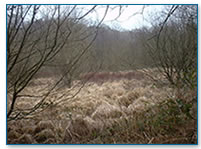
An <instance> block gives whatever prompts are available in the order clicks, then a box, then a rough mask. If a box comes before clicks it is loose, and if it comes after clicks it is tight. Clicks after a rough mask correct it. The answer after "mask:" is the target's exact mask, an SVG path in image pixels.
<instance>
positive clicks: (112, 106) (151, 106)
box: [7, 72, 197, 144]
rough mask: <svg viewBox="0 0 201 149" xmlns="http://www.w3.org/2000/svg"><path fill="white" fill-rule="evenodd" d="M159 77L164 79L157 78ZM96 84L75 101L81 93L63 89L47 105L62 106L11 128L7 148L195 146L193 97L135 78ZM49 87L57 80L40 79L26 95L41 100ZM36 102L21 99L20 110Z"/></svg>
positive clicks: (123, 75)
mask: <svg viewBox="0 0 201 149" xmlns="http://www.w3.org/2000/svg"><path fill="white" fill-rule="evenodd" d="M141 73H142V72H141ZM152 73H153V72H152ZM87 75H89V74H87ZM114 76H115V77H114ZM156 76H157V77H160V76H158V73H156ZM82 77H87V76H82ZM110 77H111V78H113V77H114V78H113V79H111V78H110ZM138 77H141V78H140V79H139V78H138ZM142 77H143V78H142ZM95 78H98V81H100V80H101V79H102V83H101V84H100V83H98V81H97V79H95V80H93V81H90V82H88V83H87V84H86V86H85V87H84V88H83V89H82V90H81V91H80V92H79V94H77V95H76V96H75V97H74V98H69V97H71V95H73V94H74V93H75V92H76V90H77V89H78V88H79V87H77V86H75V87H72V88H62V89H61V90H59V91H57V92H53V93H51V95H50V96H49V97H48V99H47V100H46V102H47V103H49V102H50V101H51V102H56V101H57V100H58V98H59V97H60V98H59V100H62V101H63V102H62V103H61V104H58V105H55V106H54V105H53V106H51V108H48V109H46V110H44V111H42V112H40V113H38V114H36V115H33V116H32V117H30V118H29V119H24V120H18V121H10V122H8V138H7V141H8V143H9V144H10V143H11V144H35V143H36V144H54V143H56V144H72V143H73V144H82V143H84V144H87V143H89V144H93V143H95V144H105V143H106V144H110V143H111V144H116V143H120V144H122V143H123V144H177V143H179V144H196V143H197V119H196V118H197V115H196V113H197V111H196V110H197V106H196V105H197V103H196V100H195V99H196V94H195V92H194V91H191V90H185V91H184V90H180V93H179V91H178V90H176V89H175V88H173V87H171V86H170V85H167V84H166V85H164V83H159V84H156V82H155V81H153V80H151V79H150V78H149V77H146V75H141V74H140V75H137V73H129V72H126V73H123V72H121V73H119V74H118V73H101V74H99V75H97V76H95ZM100 78H101V79H100ZM99 79H100V80H99ZM111 80H112V81H111ZM49 81H54V80H53V78H38V79H37V80H36V82H35V83H33V84H32V85H30V87H29V88H27V89H26V90H25V91H24V93H26V94H32V93H38V96H42V95H43V94H44V93H45V92H46V91H47V90H48V89H47V87H48V85H49V84H48V85H47V84H46V83H49ZM38 83H39V85H37V84H38ZM50 84H51V83H50ZM44 88H45V89H44ZM43 89H44V90H43ZM65 93H67V94H65ZM181 93H185V94H181ZM61 95H65V96H61ZM37 101H38V100H37V98H35V99H34V100H33V99H32V98H31V97H30V98H29V100H27V99H25V98H22V99H21V100H20V101H19V102H18V103H17V106H19V108H20V106H22V105H23V106H26V104H27V103H29V104H34V103H36V102H37Z"/></svg>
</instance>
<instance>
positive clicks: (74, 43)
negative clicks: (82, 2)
mask: <svg viewBox="0 0 201 149" xmlns="http://www.w3.org/2000/svg"><path fill="white" fill-rule="evenodd" d="M148 7H152V6H151V5H149V6H143V8H142V11H141V12H140V15H142V16H143V11H144V10H146V8H148ZM84 8H85V7H83V8H81V7H79V6H77V5H7V121H8V143H14V144H16V143H22V144H23V143H25V144H27V143H28V144H32V143H39V144H40V143H48V144H51V143H59V144H61V143H65V144H70V143H92V144H93V143H95V144H96V143H98V144H102V143H112V144H113V143H131V144H141V143H144V144H147V143H150V144H151V143H162V144H166V143H167V144H170V143H181V144H182V143H184V144H191V143H193V144H195V143H197V134H196V133H197V11H198V10H197V9H198V8H197V6H196V5H166V6H164V9H163V10H161V12H157V13H155V14H154V15H153V16H152V18H150V22H152V24H151V26H149V27H147V26H145V27H140V28H138V29H133V30H130V31H127V30H124V29H121V28H118V27H117V28H111V27H108V26H107V25H105V24H103V22H104V19H105V18H106V16H107V14H108V13H110V12H112V11H114V10H118V13H119V14H118V15H117V17H116V18H114V20H113V21H115V20H118V17H120V16H121V14H123V13H124V10H126V9H127V6H124V5H120V6H119V5H114V6H113V5H102V6H100V5H95V6H92V5H91V6H88V7H87V9H84ZM99 9H104V12H103V14H101V15H100V16H99V19H97V20H92V19H89V18H90V14H92V13H98V10H99ZM133 15H134V16H135V15H137V14H135V12H133ZM138 15H139V14H138ZM157 76H159V77H157ZM143 77H144V82H143V79H142V80H141V78H143ZM40 79H43V80H44V82H43V81H37V80H40ZM135 79H136V80H135ZM146 79H147V80H146ZM118 80H119V82H120V80H124V81H123V82H124V83H123V84H120V87H122V86H123V87H124V89H123V90H125V92H124V91H122V94H121V95H120V93H117V92H114V90H115V89H116V88H114V89H113V92H114V93H113V94H118V96H122V97H124V95H129V96H126V97H128V98H126V97H125V99H124V98H121V101H119V100H118V108H119V107H120V109H121V110H120V111H119V113H120V116H119V117H118V116H117V115H118V114H117V115H115V116H114V117H113V116H112V118H111V117H110V116H108V115H107V120H108V123H109V122H111V121H113V120H114V119H115V118H116V119H117V117H118V118H119V119H120V120H119V119H118V121H121V122H119V123H120V124H119V123H118V125H117V122H111V125H109V124H107V120H104V122H103V121H101V120H100V119H101V118H99V119H98V120H99V123H98V122H97V121H98V120H97V119H96V118H95V117H96V116H97V113H95V114H94V113H93V111H91V110H92V109H93V108H91V109H89V111H87V112H89V113H90V114H88V115H87V114H86V115H85V116H84V117H82V118H79V119H77V118H76V114H75V115H72V114H71V113H73V112H72V111H73V110H74V109H73V108H72V109H73V110H72V109H71V110H67V111H65V112H66V115H67V116H68V122H69V125H70V126H69V127H68V128H67V124H66V125H65V124H64V125H65V126H63V124H61V127H62V130H63V131H64V132H65V133H64V134H63V133H62V130H57V128H58V129H59V127H60V126H57V125H56V123H58V121H60V120H61V118H60V119H59V118H58V120H57V122H53V120H52V122H51V126H50V124H46V123H45V122H44V124H43V123H42V122H41V121H42V120H44V119H45V120H46V121H47V123H48V121H50V119H46V118H41V119H37V118H36V117H39V116H40V114H41V115H43V116H44V115H47V114H48V112H49V111H54V110H55V109H58V108H59V107H60V106H63V105H65V104H66V105H67V106H68V105H70V102H71V101H76V100H78V99H77V98H78V96H79V94H82V93H81V92H82V91H83V90H85V93H86V92H89V93H90V90H87V89H88V88H87V87H88V86H89V85H90V83H94V84H98V85H97V86H98V87H99V88H101V86H103V87H104V84H106V83H111V84H110V85H109V87H108V88H110V86H112V83H115V82H117V83H119V82H118ZM125 80H126V81H125ZM137 81H141V82H139V84H140V85H141V86H142V88H144V89H146V87H147V86H150V87H153V86H154V87H155V89H154V90H155V91H156V90H157V89H158V90H157V92H160V89H161V93H162V92H163V89H164V96H162V94H161V97H162V98H163V99H160V100H158V101H157V102H156V104H151V103H149V104H148V103H143V106H144V105H146V104H148V105H149V108H145V109H146V110H142V111H141V112H139V113H134V112H133V113H132V114H131V113H129V114H127V113H126V112H123V111H124V109H123V108H129V105H131V104H134V100H137V99H140V98H141V96H142V97H147V98H152V97H155V93H153V95H152V93H150V95H147V94H148V92H149V91H148V90H147V91H146V92H145V91H144V93H143V94H142V91H140V92H137V91H136V90H135V87H136V84H137ZM148 82H150V84H151V85H150V84H148V85H146V83H148ZM140 85H139V86H140ZM42 86H43V87H44V88H42V89H41V87H42ZM92 86H93V84H92ZM125 86H126V87H125ZM139 86H137V87H139ZM165 87H168V89H170V91H168V89H167V88H165ZM64 89H65V90H64ZM30 90H34V92H33V93H32V94H30V93H31V92H30ZM41 90H42V91H43V92H42V91H41ZM107 90H108V89H107ZM134 91H135V95H133V92H134ZM40 92H41V93H42V94H40ZM129 92H132V96H131V95H130V94H129ZM136 92H137V93H136ZM96 93H97V92H94V94H96ZM97 94H98V93H97ZM166 94H167V95H166ZM173 94H174V95H173ZM104 96H105V97H106V98H107V99H109V98H111V99H112V100H111V102H112V103H111V104H112V106H114V107H112V110H114V111H115V110H117V108H116V107H115V104H114V103H116V101H113V97H112V94H111V95H110V93H108V94H106V93H105V95H104ZM50 98H54V100H49V99H50ZM81 98H82V97H80V100H81ZM83 98H84V96H83ZM88 98H90V97H87V99H88ZM97 98H98V97H97ZM117 98H120V97H115V99H114V100H116V99H117ZM157 98H158V96H157ZM98 100H99V99H98ZM143 100H145V99H143ZM22 102H25V103H26V106H20V104H21V103H22ZM84 102H85V101H83V102H81V103H80V105H81V104H83V103H84ZM145 102H146V101H145ZM105 105H107V106H106V109H107V107H108V108H111V105H109V104H108V103H107V104H105ZM77 106H78V107H79V104H78V105H77ZM97 106H98V104H97V105H95V106H94V108H95V107H96V108H97V109H98V108H99V109H101V108H100V107H97ZM89 107H90V103H89V105H88V107H87V108H86V109H88V108H89ZM74 108H77V107H76V106H75V107H74ZM61 109H62V108H61ZM86 109H83V111H84V110H86ZM97 109H96V110H95V109H94V110H95V111H97ZM79 110H80V109H79ZM127 110H128V109H127ZM110 111H111V110H110ZM50 113H51V112H50ZM122 113H123V114H122ZM125 113H126V116H125ZM58 115H59V114H57V116H58ZM89 115H90V116H91V117H92V120H91V121H90V122H91V123H90V124H91V125H93V127H95V125H97V128H94V130H93V131H87V132H89V134H87V136H88V137H87V138H84V137H83V136H82V134H85V132H82V133H79V131H78V130H76V128H77V127H76V126H77V125H78V124H80V125H81V126H79V127H85V125H87V124H88V123H87V122H88V121H89V120H88V119H87V120H86V118H88V117H90V116H89ZM128 115H129V116H128ZM87 116H88V117H87ZM41 117H42V116H41ZM91 117H90V118H91ZM108 117H109V118H108ZM140 117H142V118H140ZM124 118H125V119H126V120H125V122H124V123H123V121H124V120H123V119H124ZM116 119H115V120H116ZM55 120H56V118H55ZM62 120H63V121H65V119H62ZM19 121H21V122H22V123H27V124H30V123H31V126H32V125H33V126H32V127H33V128H34V129H35V126H34V125H37V126H36V129H35V130H33V132H31V133H28V135H27V134H23V135H20V134H21V131H22V130H20V131H19V130H18V129H19V128H12V125H14V124H15V123H18V122H19ZM33 121H34V122H33ZM86 121H87V122H86ZM96 122H97V123H96ZM41 123H42V124H41ZM52 123H53V124H52ZM62 123H63V122H62ZM66 123H67V122H66ZM86 123H87V124H86ZM134 123H136V124H134ZM138 123H140V124H138ZM98 124H99V125H101V126H99V125H98ZM19 125H20V124H19ZM38 125H40V126H39V128H38ZM46 125H47V126H46ZM124 125H126V127H125V126H124ZM133 125H135V126H133ZM49 126H50V127H53V128H52V129H53V130H51V131H53V134H57V135H55V136H53V135H51V134H50V133H49V132H48V131H46V132H45V130H43V127H49ZM127 126H128V127H127ZM19 127H24V126H23V125H22V126H21V125H20V126H19ZM64 127H65V130H64ZM75 127H76V128H75ZM86 127H87V130H88V129H89V128H88V126H86ZM100 127H101V128H102V129H101V130H98V129H99V128H100ZM178 128H179V129H178ZM77 129H78V128H77ZM82 129H84V128H82ZM183 129H185V133H182V134H181V132H180V131H183ZM14 130H15V132H14ZM120 130H121V131H120ZM26 131H27V130H26ZM26 131H25V132H26ZM80 131H81V130H80ZM39 132H43V134H42V135H43V136H42V137H41V136H40V135H38V134H36V133H39ZM172 132H178V133H175V134H174V135H173V134H172ZM121 133H124V134H121ZM131 133H132V134H131ZM67 134H68V135H67ZM34 135H35V136H34ZM133 135H134V136H133ZM9 136H10V139H9ZM85 136H86V135H85ZM13 138H14V139H13ZM17 138H21V140H20V139H17ZM66 138H68V139H66ZM49 139H50V140H49ZM33 140H34V141H33ZM48 140H49V141H48ZM168 140H169V141H168ZM45 141H47V142H45ZM121 141H122V142H121ZM165 141H167V142H165Z"/></svg>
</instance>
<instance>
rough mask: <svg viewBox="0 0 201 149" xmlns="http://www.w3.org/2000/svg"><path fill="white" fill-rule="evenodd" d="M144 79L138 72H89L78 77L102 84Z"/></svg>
mask: <svg viewBox="0 0 201 149" xmlns="http://www.w3.org/2000/svg"><path fill="white" fill-rule="evenodd" d="M143 78H144V74H143V73H142V72H138V71H135V72H134V71H129V72H99V73H95V72H90V73H86V74H82V75H80V80H82V81H90V82H94V83H103V82H106V81H115V80H121V79H127V80H131V79H136V80H141V79H143Z"/></svg>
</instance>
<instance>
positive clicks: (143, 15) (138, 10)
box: [87, 5, 163, 30]
mask: <svg viewBox="0 0 201 149" xmlns="http://www.w3.org/2000/svg"><path fill="white" fill-rule="evenodd" d="M88 7H92V6H87V8H88ZM111 7H114V6H112V5H111ZM116 7H117V8H115V9H113V10H111V9H110V10H109V11H108V13H107V16H106V18H105V20H104V22H103V23H104V24H106V25H108V26H110V27H111V28H117V29H118V28H119V29H121V28H122V29H126V30H132V29H135V28H140V27H142V26H150V25H151V24H150V18H151V17H152V16H153V14H154V13H157V12H159V11H161V10H162V8H163V5H148V6H145V7H144V5H128V6H127V7H123V8H122V10H123V11H122V14H121V16H120V17H118V15H119V8H118V6H116ZM143 8H144V9H143ZM104 12H105V7H99V8H98V9H96V12H94V13H91V14H90V15H89V16H88V17H89V18H90V19H92V20H93V19H94V20H97V19H98V20H100V19H101V18H102V17H103V15H104ZM116 17H118V19H117V20H114V19H115V18H116Z"/></svg>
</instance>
